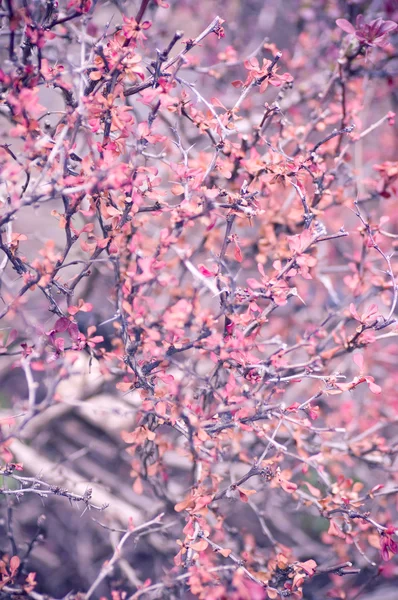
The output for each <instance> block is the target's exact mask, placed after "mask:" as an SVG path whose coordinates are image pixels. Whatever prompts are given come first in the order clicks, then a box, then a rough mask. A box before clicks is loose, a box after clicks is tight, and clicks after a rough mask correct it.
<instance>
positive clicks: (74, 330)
mask: <svg viewBox="0 0 398 600" xmlns="http://www.w3.org/2000/svg"><path fill="white" fill-rule="evenodd" d="M69 323H70V325H69V329H68V333H69V335H70V337H71V339H72V340H73V341H74V342H78V341H79V340H80V331H79V328H78V326H77V325H76V323H71V322H70V321H69Z"/></svg>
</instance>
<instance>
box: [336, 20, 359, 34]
mask: <svg viewBox="0 0 398 600" xmlns="http://www.w3.org/2000/svg"><path fill="white" fill-rule="evenodd" d="M336 25H337V27H340V29H342V30H343V31H345V32H346V33H355V27H354V25H352V24H351V23H350V22H349V21H347V19H337V21H336Z"/></svg>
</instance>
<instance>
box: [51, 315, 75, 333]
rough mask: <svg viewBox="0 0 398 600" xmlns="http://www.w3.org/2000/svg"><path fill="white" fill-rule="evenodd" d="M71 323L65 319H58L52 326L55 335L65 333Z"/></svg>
mask: <svg viewBox="0 0 398 600" xmlns="http://www.w3.org/2000/svg"><path fill="white" fill-rule="evenodd" d="M70 324H71V322H70V321H69V319H67V318H66V317H60V318H59V319H58V320H57V321H56V322H55V325H54V330H53V331H55V333H61V332H62V331H67V330H68V329H69V326H70Z"/></svg>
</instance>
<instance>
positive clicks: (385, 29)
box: [379, 21, 398, 35]
mask: <svg viewBox="0 0 398 600" xmlns="http://www.w3.org/2000/svg"><path fill="white" fill-rule="evenodd" d="M397 27H398V25H397V23H394V21H383V24H382V25H381V27H380V31H379V34H380V35H384V34H386V33H391V32H392V31H395V30H396V29H397Z"/></svg>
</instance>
